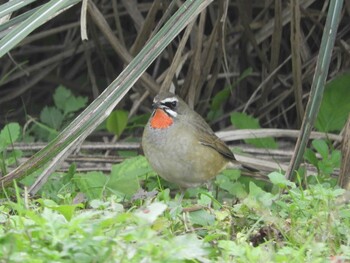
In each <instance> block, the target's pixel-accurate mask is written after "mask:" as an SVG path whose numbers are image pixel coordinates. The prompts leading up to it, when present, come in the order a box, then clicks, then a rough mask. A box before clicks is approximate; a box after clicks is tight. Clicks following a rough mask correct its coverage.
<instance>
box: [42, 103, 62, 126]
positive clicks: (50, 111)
mask: <svg viewBox="0 0 350 263" xmlns="http://www.w3.org/2000/svg"><path fill="white" fill-rule="evenodd" d="M63 118H64V117H63V114H62V112H61V111H60V110H59V109H57V108H56V107H48V106H45V107H44V109H43V110H42V111H41V113H40V121H41V122H42V123H44V124H46V125H48V126H49V127H51V128H53V129H54V130H56V131H58V130H59V129H60V128H61V125H62V122H63Z"/></svg>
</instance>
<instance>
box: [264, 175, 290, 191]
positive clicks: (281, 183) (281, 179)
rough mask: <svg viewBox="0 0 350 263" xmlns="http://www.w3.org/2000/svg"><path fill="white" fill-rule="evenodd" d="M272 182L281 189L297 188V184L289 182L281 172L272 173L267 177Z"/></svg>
mask: <svg viewBox="0 0 350 263" xmlns="http://www.w3.org/2000/svg"><path fill="white" fill-rule="evenodd" d="M267 176H268V177H269V179H270V181H271V182H272V183H273V184H274V185H277V186H278V187H279V188H287V187H288V186H290V187H292V188H295V183H293V182H291V181H289V180H288V179H287V178H286V177H285V176H284V175H283V174H281V173H279V172H272V173H270V174H268V175H267Z"/></svg>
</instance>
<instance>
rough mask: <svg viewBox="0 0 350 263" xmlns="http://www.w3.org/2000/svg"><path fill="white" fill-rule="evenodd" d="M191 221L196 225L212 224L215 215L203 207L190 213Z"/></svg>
mask: <svg viewBox="0 0 350 263" xmlns="http://www.w3.org/2000/svg"><path fill="white" fill-rule="evenodd" d="M190 221H191V223H192V224H194V225H199V226H212V225H214V223H215V216H214V215H213V214H211V213H209V212H208V211H207V210H204V209H201V210H197V211H194V212H191V213H190Z"/></svg>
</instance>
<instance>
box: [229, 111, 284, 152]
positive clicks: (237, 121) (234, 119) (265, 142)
mask: <svg viewBox="0 0 350 263" xmlns="http://www.w3.org/2000/svg"><path fill="white" fill-rule="evenodd" d="M231 123H232V124H233V125H234V126H235V127H236V128H238V129H259V128H260V124H259V121H258V120H257V119H255V118H253V117H251V116H249V115H247V114H245V113H240V112H234V113H232V114H231ZM244 141H245V142H246V143H248V144H252V145H254V146H255V147H259V148H270V149H276V148H277V147H278V145H277V143H276V141H275V140H274V139H273V138H257V139H246V140H244Z"/></svg>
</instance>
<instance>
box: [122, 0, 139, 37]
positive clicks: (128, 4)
mask: <svg viewBox="0 0 350 263" xmlns="http://www.w3.org/2000/svg"><path fill="white" fill-rule="evenodd" d="M121 1H122V3H123V5H124V7H125V9H126V12H127V13H128V14H129V15H130V17H131V19H132V20H133V22H134V26H135V28H136V30H137V32H140V29H141V27H142V25H143V24H144V18H143V16H142V14H141V12H140V10H139V9H138V8H137V1H136V0H121Z"/></svg>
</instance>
